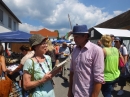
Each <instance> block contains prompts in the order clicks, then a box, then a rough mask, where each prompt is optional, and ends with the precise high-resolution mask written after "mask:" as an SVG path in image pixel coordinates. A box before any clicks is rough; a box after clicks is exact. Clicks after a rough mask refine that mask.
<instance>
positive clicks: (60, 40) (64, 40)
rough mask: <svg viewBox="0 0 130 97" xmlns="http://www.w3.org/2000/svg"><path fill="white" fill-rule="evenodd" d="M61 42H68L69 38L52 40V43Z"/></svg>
mask: <svg viewBox="0 0 130 97" xmlns="http://www.w3.org/2000/svg"><path fill="white" fill-rule="evenodd" d="M63 42H66V43H70V41H69V40H66V39H58V40H54V41H53V42H52V43H63Z"/></svg>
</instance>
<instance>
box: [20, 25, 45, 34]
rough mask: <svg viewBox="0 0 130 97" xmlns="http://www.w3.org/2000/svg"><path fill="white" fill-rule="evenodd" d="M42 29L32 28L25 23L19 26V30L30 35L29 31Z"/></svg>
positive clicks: (38, 27) (40, 27) (39, 27)
mask: <svg viewBox="0 0 130 97" xmlns="http://www.w3.org/2000/svg"><path fill="white" fill-rule="evenodd" d="M42 28H44V27H43V26H37V27H36V26H33V25H30V24H27V23H23V24H19V29H20V30H22V31H25V32H28V33H30V31H37V30H40V29H42Z"/></svg>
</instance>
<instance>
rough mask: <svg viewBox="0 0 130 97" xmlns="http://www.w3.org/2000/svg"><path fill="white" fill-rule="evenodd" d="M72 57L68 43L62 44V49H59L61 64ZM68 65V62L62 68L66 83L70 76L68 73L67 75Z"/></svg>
mask: <svg viewBox="0 0 130 97" xmlns="http://www.w3.org/2000/svg"><path fill="white" fill-rule="evenodd" d="M69 55H70V50H69V48H68V47H67V43H66V42H63V43H62V47H60V49H59V62H60V63H61V62H63V61H64V60H66V59H67V58H68V56H69ZM67 64H68V62H66V63H65V64H64V66H63V67H62V73H61V76H62V77H63V78H64V81H67V80H68V79H67V76H68V73H67Z"/></svg>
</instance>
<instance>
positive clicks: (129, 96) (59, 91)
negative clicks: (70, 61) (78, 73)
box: [53, 75, 130, 97]
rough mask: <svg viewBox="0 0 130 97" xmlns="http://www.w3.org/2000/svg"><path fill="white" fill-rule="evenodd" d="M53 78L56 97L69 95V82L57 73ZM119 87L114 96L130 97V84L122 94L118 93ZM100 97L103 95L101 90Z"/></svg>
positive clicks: (113, 93)
mask: <svg viewBox="0 0 130 97" xmlns="http://www.w3.org/2000/svg"><path fill="white" fill-rule="evenodd" d="M53 79H54V82H55V85H54V90H55V95H56V97H67V92H68V86H69V82H64V79H63V78H62V77H60V76H59V75H57V76H56V77H54V78H53ZM119 88H120V87H119V86H117V87H116V88H114V91H113V92H112V97H130V85H128V84H127V86H125V88H124V91H125V93H124V94H123V95H121V96H118V95H117V92H118V90H119ZM98 97H103V96H102V93H101V92H100V94H99V96H98Z"/></svg>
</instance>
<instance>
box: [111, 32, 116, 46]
mask: <svg viewBox="0 0 130 97" xmlns="http://www.w3.org/2000/svg"><path fill="white" fill-rule="evenodd" d="M110 36H111V39H112V44H111V45H112V47H114V46H115V42H114V39H115V36H114V35H113V34H110Z"/></svg>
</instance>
